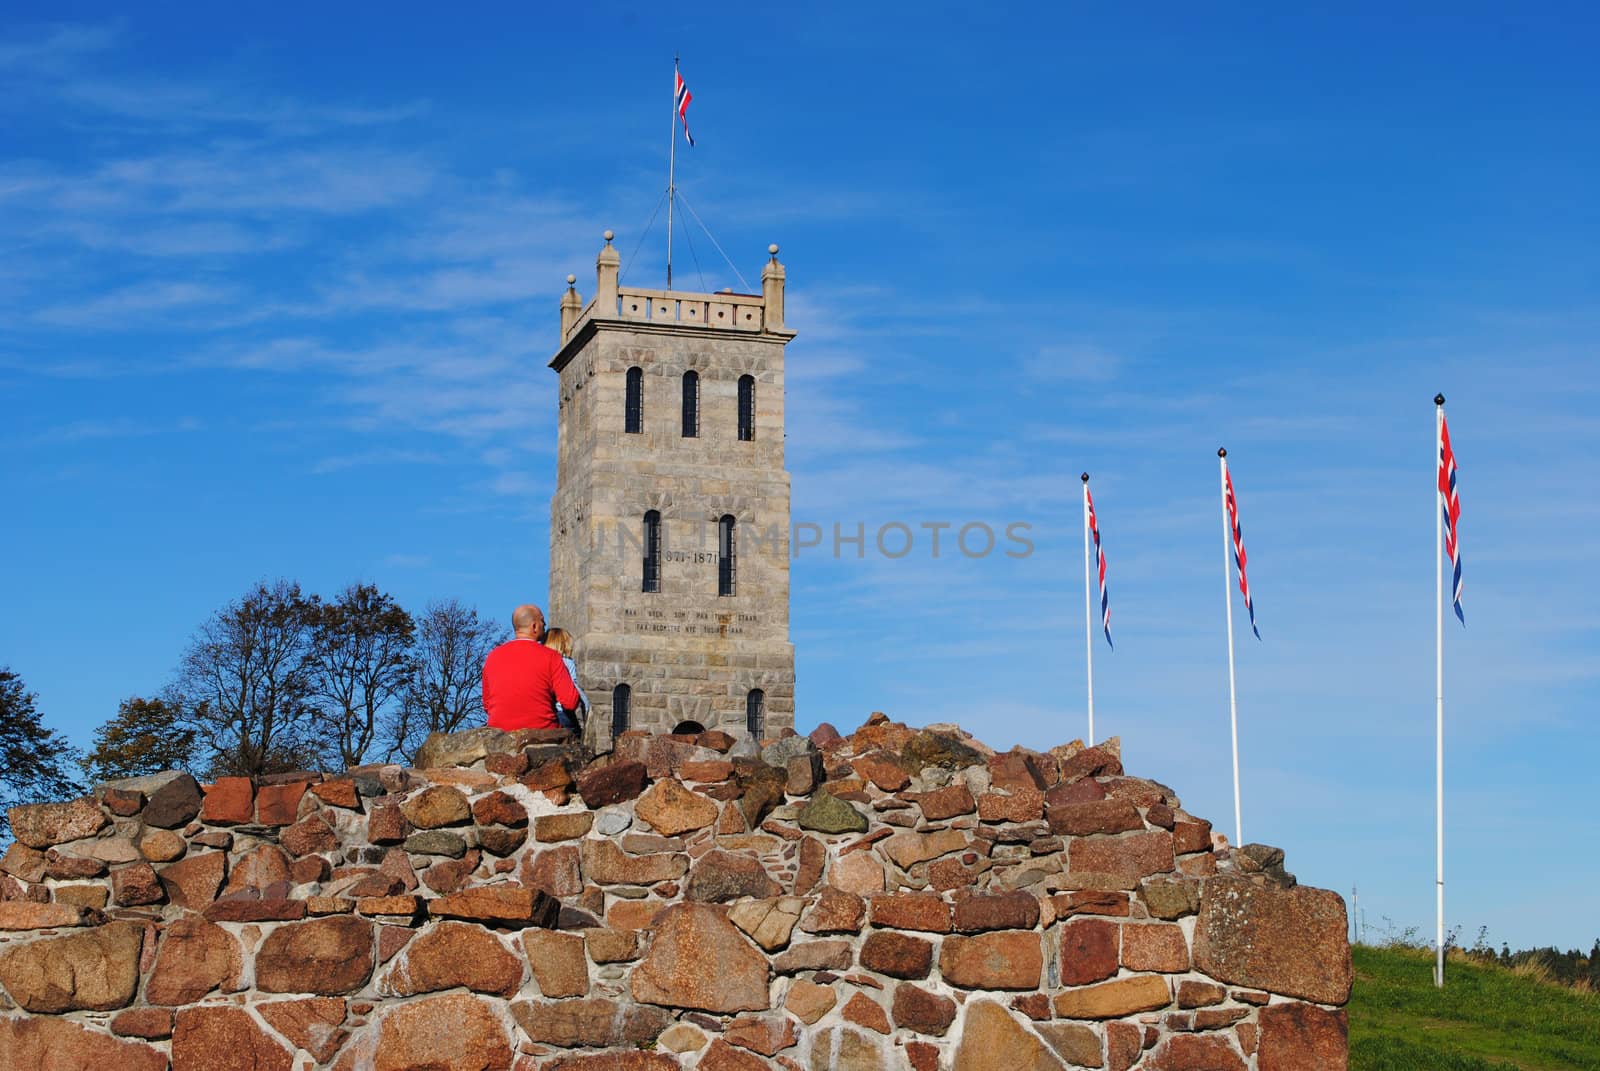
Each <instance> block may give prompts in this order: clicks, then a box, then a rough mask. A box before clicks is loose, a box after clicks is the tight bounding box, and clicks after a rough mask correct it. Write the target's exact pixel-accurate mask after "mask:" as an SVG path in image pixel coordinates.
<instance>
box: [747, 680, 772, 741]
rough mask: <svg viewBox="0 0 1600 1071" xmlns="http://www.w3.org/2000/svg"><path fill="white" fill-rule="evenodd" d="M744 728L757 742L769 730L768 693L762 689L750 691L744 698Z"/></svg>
mask: <svg viewBox="0 0 1600 1071" xmlns="http://www.w3.org/2000/svg"><path fill="white" fill-rule="evenodd" d="M744 727H745V731H746V732H748V733H749V734H750V735H751V736H752V737H753V738H755V739H756V740H760V739H762V736H763V734H764V733H765V732H766V728H767V693H766V692H763V691H762V690H761V689H760V688H752V689H750V694H749V695H747V696H745V697H744Z"/></svg>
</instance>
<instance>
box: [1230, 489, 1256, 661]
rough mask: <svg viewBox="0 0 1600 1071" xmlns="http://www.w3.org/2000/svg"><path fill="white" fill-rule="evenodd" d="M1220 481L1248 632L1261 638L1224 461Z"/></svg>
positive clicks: (1242, 543) (1237, 508)
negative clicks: (1248, 613) (1224, 489)
mask: <svg viewBox="0 0 1600 1071" xmlns="http://www.w3.org/2000/svg"><path fill="white" fill-rule="evenodd" d="M1222 479H1223V481H1224V483H1225V484H1226V486H1227V502H1228V530H1229V531H1230V532H1232V533H1233V564H1234V567H1235V568H1237V569H1238V570H1239V593H1240V594H1241V595H1243V596H1244V608H1245V609H1246V610H1248V611H1250V631H1251V632H1254V633H1255V634H1256V639H1258V640H1259V639H1260V638H1261V630H1260V629H1258V628H1256V604H1255V601H1254V600H1253V599H1251V598H1250V581H1249V579H1248V578H1247V577H1246V576H1245V574H1244V565H1245V560H1246V559H1245V553H1244V532H1243V531H1241V530H1240V528H1239V500H1238V499H1237V498H1235V497H1234V494H1233V474H1232V473H1230V472H1229V471H1228V467H1227V463H1226V461H1224V463H1223V467H1222Z"/></svg>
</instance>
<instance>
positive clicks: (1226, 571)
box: [1217, 448, 1244, 847]
mask: <svg viewBox="0 0 1600 1071" xmlns="http://www.w3.org/2000/svg"><path fill="white" fill-rule="evenodd" d="M1217 457H1218V459H1219V460H1220V461H1221V463H1222V477H1221V479H1222V603H1223V605H1224V606H1226V607H1227V609H1228V724H1229V727H1230V728H1231V730H1232V733H1233V835H1234V837H1235V841H1234V846H1235V847H1238V846H1240V845H1242V844H1243V843H1244V820H1243V819H1242V818H1241V817H1240V815H1241V809H1240V806H1239V699H1238V694H1237V692H1236V691H1235V689H1234V683H1233V526H1232V525H1230V524H1229V523H1228V451H1227V449H1226V448H1222V449H1219V450H1218V451H1217Z"/></svg>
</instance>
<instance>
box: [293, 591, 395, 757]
mask: <svg viewBox="0 0 1600 1071" xmlns="http://www.w3.org/2000/svg"><path fill="white" fill-rule="evenodd" d="M413 632H414V626H413V624H412V620H411V615H410V614H408V613H406V612H405V610H403V609H401V608H400V606H399V605H398V604H397V603H396V602H395V601H394V599H393V598H392V597H391V596H389V595H387V594H385V593H384V592H381V591H379V590H378V589H377V587H376V586H375V585H372V584H352V585H350V586H349V587H347V588H345V589H344V591H342V592H341V593H340V594H339V597H338V598H337V599H336V600H334V601H332V602H323V603H321V604H319V605H318V606H316V607H315V608H314V610H313V612H312V613H311V615H310V636H309V644H310V646H309V661H310V680H311V697H310V702H311V705H312V706H313V707H315V708H316V710H317V714H318V717H317V722H318V725H317V731H318V732H319V733H320V734H321V735H322V737H323V738H324V739H325V740H326V741H327V742H328V750H329V752H330V753H331V754H335V755H337V756H338V758H339V759H340V760H342V763H343V765H344V766H346V767H349V766H357V765H360V764H361V763H362V762H363V761H365V759H366V756H367V753H368V751H369V750H371V748H372V744H373V741H374V740H375V739H376V737H377V735H378V731H379V728H380V726H381V724H382V722H383V720H384V719H385V718H386V717H387V716H388V715H389V714H390V713H391V711H392V709H393V708H395V707H396V706H397V705H398V703H399V702H400V699H401V696H402V694H403V693H404V691H405V689H406V685H407V682H408V680H409V679H410V674H411V640H412V634H413Z"/></svg>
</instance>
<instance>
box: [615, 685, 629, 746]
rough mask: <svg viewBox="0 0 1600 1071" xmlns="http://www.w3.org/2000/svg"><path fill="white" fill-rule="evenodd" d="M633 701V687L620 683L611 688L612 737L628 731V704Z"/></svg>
mask: <svg viewBox="0 0 1600 1071" xmlns="http://www.w3.org/2000/svg"><path fill="white" fill-rule="evenodd" d="M632 701H633V689H632V688H629V687H628V686H627V685H626V684H619V685H617V686H616V687H615V688H613V689H611V738H612V739H613V740H615V739H616V738H617V737H619V736H621V735H622V734H623V733H625V732H627V731H628V705H629V703H631V702H632Z"/></svg>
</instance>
